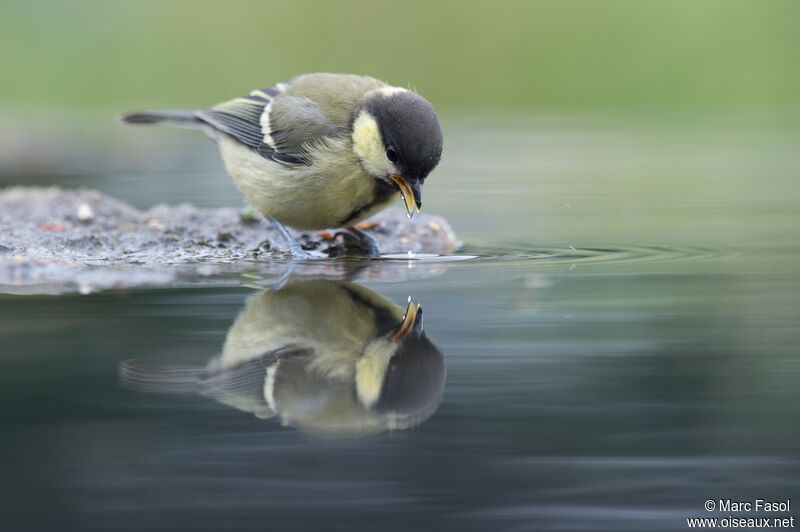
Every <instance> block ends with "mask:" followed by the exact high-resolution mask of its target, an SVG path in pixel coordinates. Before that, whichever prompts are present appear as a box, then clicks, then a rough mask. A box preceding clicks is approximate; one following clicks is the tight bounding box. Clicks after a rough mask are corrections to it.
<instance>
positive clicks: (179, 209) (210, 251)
mask: <svg viewBox="0 0 800 532" xmlns="http://www.w3.org/2000/svg"><path fill="white" fill-rule="evenodd" d="M362 229H363V230H365V231H366V232H368V233H369V234H370V235H372V236H373V238H375V240H377V242H378V244H379V246H380V248H381V251H382V252H383V253H406V252H408V251H412V252H416V253H419V252H424V253H434V254H442V253H449V252H452V251H454V250H455V249H457V247H458V242H457V240H456V238H455V235H454V233H453V231H452V230H451V229H450V227H449V225H448V224H447V222H446V221H445V220H444V219H443V218H441V217H439V216H432V215H424V214H423V215H417V216H415V217H414V218H413V219H412V220H409V219H407V218H406V216H405V213H403V212H401V211H400V210H394V209H390V210H388V211H384V212H383V213H380V214H378V215H377V216H375V217H374V218H372V219H371V220H370V221H369V222H368V223H365V224H364V225H363V226H362ZM295 234H296V235H297V237H298V239H299V240H300V242H301V243H302V245H303V247H304V248H305V249H309V250H313V252H314V254H315V255H316V256H318V257H321V258H324V257H325V256H326V254H325V250H327V249H329V248H331V246H332V242H331V240H330V235H331V232H324V231H320V232H303V233H297V232H295ZM285 249H286V248H285V245H284V243H283V241H282V240H281V239H280V237H279V235H278V234H277V233H276V232H275V231H274V230H273V229H272V228H271V227H270V225H269V224H268V223H266V222H263V221H262V220H260V219H259V218H258V217H254V216H253V215H249V216H243V215H242V213H241V212H240V211H239V210H237V209H231V208H220V209H201V208H198V207H195V206H193V205H188V204H182V205H158V206H156V207H153V208H152V209H150V210H148V211H139V210H137V209H135V208H133V207H131V206H130V205H128V204H126V203H124V202H122V201H120V200H117V199H114V198H112V197H110V196H107V195H105V194H102V193H100V192H97V191H94V190H64V189H60V188H56V187H52V188H38V187H14V188H9V189H5V190H1V191H0V291H3V292H25V291H26V289H24V288H23V287H28V288H30V287H31V286H32V285H37V286H44V285H48V286H50V285H53V286H62V289H59V288H53V290H54V291H56V292H57V291H64V290H63V285H64V283H67V284H69V285H70V286H72V289H73V290H79V291H81V292H87V291H93V290H95V289H104V288H109V287H119V286H139V285H143V284H144V285H148V284H154V285H158V284H163V283H165V282H170V281H171V280H174V279H175V276H176V275H178V274H179V273H180V272H182V271H190V272H194V271H195V270H196V266H199V265H201V264H202V265H204V266H205V268H206V269H208V267H209V266H210V267H212V268H215V271H218V270H220V267H221V266H226V268H222V269H225V270H226V271H243V270H244V269H245V268H251V269H252V268H253V267H254V264H255V265H260V264H264V263H271V262H273V263H274V262H275V261H276V260H277V259H286V258H288V255H287V254H286V251H285ZM281 262H283V261H281ZM165 266H170V268H165ZM176 266H182V267H184V268H183V269H181V268H178V269H176V268H175V267H176ZM186 267H188V268H186ZM255 269H257V270H260V269H261V268H259V267H256V268H255ZM28 291H30V290H28ZM43 291H47V290H43Z"/></svg>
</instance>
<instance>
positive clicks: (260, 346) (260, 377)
mask: <svg viewBox="0 0 800 532" xmlns="http://www.w3.org/2000/svg"><path fill="white" fill-rule="evenodd" d="M422 321H423V320H422V308H421V306H419V305H417V304H416V303H415V302H414V300H413V299H412V298H409V300H408V304H407V306H406V308H405V311H403V308H402V307H400V306H399V305H397V304H395V303H394V302H392V301H390V300H388V299H385V298H384V297H382V296H380V295H379V294H377V293H376V292H374V291H372V290H369V289H367V288H365V287H363V286H360V285H357V284H355V283H351V282H348V281H333V280H330V279H311V280H300V281H292V282H290V283H288V284H287V285H285V286H284V287H283V288H281V289H280V290H277V291H274V290H266V291H263V292H260V293H258V294H256V295H254V296H252V297H251V298H250V299H249V300H248V302H247V304H246V306H245V308H244V310H242V312H241V313H240V314H239V316H238V317H237V318H236V320H235V321H234V323H233V325H232V326H231V327H230V329H229V331H228V334H227V336H226V339H225V342H224V345H223V347H222V350H221V352H220V353H219V354H218V355H216V356H214V357H213V358H212V359H211V360H210V361H209V362H208V363H207V364H206V366H205V367H203V368H183V369H181V368H174V367H158V366H151V365H147V364H144V363H142V362H141V361H137V360H130V361H126V362H123V364H122V365H121V366H120V376H121V378H122V382H123V384H124V385H126V386H127V387H129V388H132V389H135V390H140V391H148V392H197V393H200V394H202V395H204V396H208V397H212V398H214V399H215V400H217V401H218V402H220V403H223V404H226V405H228V406H230V407H233V408H235V409H237V410H241V411H245V412H249V413H252V414H253V415H255V416H256V417H257V418H260V419H271V418H277V419H279V420H280V422H281V423H282V424H283V425H285V426H293V427H296V428H298V429H300V430H302V431H304V432H307V433H310V434H315V435H319V436H322V437H325V436H332V437H345V436H346V437H352V436H365V435H370V434H377V433H380V432H384V431H386V430H400V429H406V428H410V427H412V426H416V425H418V424H420V423H422V422H423V421H425V420H426V419H428V418H429V417H430V416H431V415H433V413H434V412H435V410H436V409H437V407H438V405H439V404H440V402H441V400H442V395H443V391H444V384H445V380H446V368H445V364H444V357H443V355H442V353H441V352H440V351H439V349H438V348H437V347H436V346H435V345H434V344H433V343H432V342H431V340H430V339H429V338H428V337H427V335H426V333H425V331H424V329H423V323H422Z"/></svg>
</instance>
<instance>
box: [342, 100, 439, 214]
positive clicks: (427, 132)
mask: <svg viewBox="0 0 800 532" xmlns="http://www.w3.org/2000/svg"><path fill="white" fill-rule="evenodd" d="M353 151H354V152H355V154H356V156H357V157H358V159H359V161H360V162H361V165H362V166H363V167H364V169H365V170H366V172H367V173H368V174H370V175H371V176H372V177H374V178H375V179H379V180H381V181H384V182H386V183H388V184H390V185H391V186H393V187H395V188H397V189H399V191H400V193H401V194H402V195H403V199H404V200H405V204H406V209H407V210H408V215H409V216H411V215H412V214H413V212H414V209H416V210H417V211H419V209H420V207H422V184H423V182H424V180H425V178H426V177H427V176H428V174H429V173H430V172H431V170H433V169H434V168H435V167H436V165H437V164H439V159H440V158H441V156H442V127H441V124H440V123H439V117H438V116H437V115H436V111H434V109H433V106H432V105H431V104H430V103H429V102H428V100H426V99H425V98H423V97H422V96H420V95H419V94H417V93H415V92H412V91H409V90H406V89H401V88H398V87H383V88H380V89H375V90H373V91H370V92H368V93H367V94H366V95H365V97H364V100H363V102H362V104H361V106H360V108H359V110H358V111H357V112H356V115H355V118H354V122H353Z"/></svg>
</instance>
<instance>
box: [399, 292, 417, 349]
mask: <svg viewBox="0 0 800 532" xmlns="http://www.w3.org/2000/svg"><path fill="white" fill-rule="evenodd" d="M411 331H415V332H416V333H417V334H419V333H421V332H422V306H421V305H417V304H416V303H414V300H413V299H411V297H409V298H408V307H406V313H405V315H404V316H403V323H402V324H400V328H399V329H398V330H397V332H396V333H395V334H394V336H393V337H392V341H393V342H402V341H403V339H404V338H405V337H406V336H408V334H409V333H410V332H411Z"/></svg>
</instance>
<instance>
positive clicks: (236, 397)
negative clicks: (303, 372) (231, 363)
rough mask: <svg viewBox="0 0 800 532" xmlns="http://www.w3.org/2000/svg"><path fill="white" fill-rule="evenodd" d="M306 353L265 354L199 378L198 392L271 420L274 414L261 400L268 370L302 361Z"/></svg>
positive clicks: (298, 350) (288, 350)
mask: <svg viewBox="0 0 800 532" xmlns="http://www.w3.org/2000/svg"><path fill="white" fill-rule="evenodd" d="M310 354H311V352H310V351H309V350H308V349H301V348H295V347H293V346H289V347H286V348H282V349H277V350H274V351H269V352H266V353H264V354H262V355H261V356H260V357H258V358H255V359H253V360H250V361H247V362H244V363H242V364H240V365H238V366H236V367H233V368H227V369H225V370H224V371H221V372H218V373H213V374H211V375H207V376H205V377H204V378H202V379H200V381H199V385H200V393H201V394H202V395H206V396H209V397H213V398H214V399H216V400H217V401H219V402H221V403H225V404H227V405H229V406H232V407H234V408H238V409H239V410H243V411H245V412H253V413H254V414H256V416H257V417H260V418H267V417H271V416H272V415H273V414H274V412H272V410H271V409H270V408H269V405H267V402H266V400H265V398H264V383H265V381H266V380H267V379H268V368H269V367H270V366H272V365H273V364H275V363H276V362H284V361H287V360H300V361H304V360H305V359H306V358H307V357H308V356H310Z"/></svg>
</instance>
